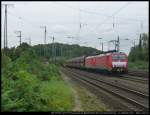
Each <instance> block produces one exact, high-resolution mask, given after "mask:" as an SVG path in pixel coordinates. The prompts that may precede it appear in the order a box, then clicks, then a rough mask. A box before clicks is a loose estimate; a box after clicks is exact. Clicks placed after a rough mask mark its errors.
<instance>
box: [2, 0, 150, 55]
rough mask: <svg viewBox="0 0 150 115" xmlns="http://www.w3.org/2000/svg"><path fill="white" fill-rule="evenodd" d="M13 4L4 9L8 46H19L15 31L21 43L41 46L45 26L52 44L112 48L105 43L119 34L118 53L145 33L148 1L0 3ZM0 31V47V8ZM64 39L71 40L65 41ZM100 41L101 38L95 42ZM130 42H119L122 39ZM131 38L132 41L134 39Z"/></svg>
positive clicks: (127, 48) (111, 45) (127, 49)
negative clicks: (20, 38)
mask: <svg viewBox="0 0 150 115" xmlns="http://www.w3.org/2000/svg"><path fill="white" fill-rule="evenodd" d="M5 3H9V4H14V6H13V7H9V8H8V46H9V47H13V46H17V45H19V38H18V37H16V36H17V34H16V33H15V31H17V30H21V31H22V42H29V40H28V38H29V37H30V38H31V43H32V45H36V44H43V43H44V29H42V28H40V26H46V27H47V43H51V42H52V39H51V38H50V36H54V37H55V42H59V43H68V44H79V45H81V46H89V47H93V48H97V49H101V45H100V43H101V42H104V51H107V50H108V49H113V48H114V45H113V44H110V45H109V46H110V47H109V48H108V43H107V42H108V41H110V40H115V39H117V36H118V35H119V37H120V39H122V40H120V50H121V51H122V52H126V53H127V54H128V53H129V51H130V48H131V46H133V43H132V42H133V41H135V43H136V44H137V43H138V40H137V39H138V38H139V33H141V32H146V33H148V31H149V30H148V25H149V24H148V19H149V17H148V7H149V6H148V2H75V1H74V2H73V1H72V2H2V4H5ZM1 9H2V13H1V18H2V20H1V32H2V34H1V35H2V37H1V40H2V42H1V43H2V45H1V46H2V47H3V27H4V7H1ZM68 36H71V37H74V39H71V38H67V37H68ZM97 38H102V39H100V40H99V39H97ZM126 38H128V39H130V40H123V39H126ZM134 39H135V40H134Z"/></svg>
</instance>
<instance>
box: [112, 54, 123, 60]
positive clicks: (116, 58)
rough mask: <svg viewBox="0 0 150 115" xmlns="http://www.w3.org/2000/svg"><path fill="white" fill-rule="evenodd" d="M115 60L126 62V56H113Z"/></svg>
mask: <svg viewBox="0 0 150 115" xmlns="http://www.w3.org/2000/svg"><path fill="white" fill-rule="evenodd" d="M112 59H113V60H125V59H126V56H125V55H112Z"/></svg>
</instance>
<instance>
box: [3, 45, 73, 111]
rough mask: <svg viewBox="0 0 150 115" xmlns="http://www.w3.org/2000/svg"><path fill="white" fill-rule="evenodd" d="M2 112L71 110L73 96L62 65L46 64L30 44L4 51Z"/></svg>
mask: <svg viewBox="0 0 150 115" xmlns="http://www.w3.org/2000/svg"><path fill="white" fill-rule="evenodd" d="M1 57H2V65H1V66H2V68H1V79H2V82H1V83H2V84H1V111H17V112H21V111H71V109H72V106H73V97H72V93H71V90H70V89H69V87H68V86H67V85H66V84H65V83H64V82H63V80H62V79H61V77H60V73H59V67H58V66H56V65H54V64H44V63H43V62H42V60H43V59H42V58H41V57H39V56H38V55H37V53H36V52H35V50H34V49H33V48H32V47H31V46H29V45H28V44H26V43H23V44H21V46H19V47H17V48H11V49H7V50H5V52H4V50H3V49H2V50H1Z"/></svg>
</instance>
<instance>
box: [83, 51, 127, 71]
mask: <svg viewBox="0 0 150 115" xmlns="http://www.w3.org/2000/svg"><path fill="white" fill-rule="evenodd" d="M85 68H92V69H105V70H108V71H115V72H116V71H119V72H127V71H128V59H127V55H126V54H125V53H119V52H113V53H106V54H101V55H96V56H88V57H86V59H85Z"/></svg>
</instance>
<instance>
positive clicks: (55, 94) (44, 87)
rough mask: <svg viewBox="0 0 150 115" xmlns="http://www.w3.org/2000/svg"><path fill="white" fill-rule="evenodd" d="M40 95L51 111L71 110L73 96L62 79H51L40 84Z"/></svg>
mask: <svg viewBox="0 0 150 115" xmlns="http://www.w3.org/2000/svg"><path fill="white" fill-rule="evenodd" d="M40 91H41V93H40V95H41V96H40V97H42V99H43V100H44V101H45V102H46V104H47V105H48V106H49V107H50V110H51V111H71V110H72V107H73V96H72V92H71V90H70V88H69V87H68V86H67V85H66V84H65V83H64V81H62V80H54V79H53V80H51V81H48V82H43V84H41V90H40Z"/></svg>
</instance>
